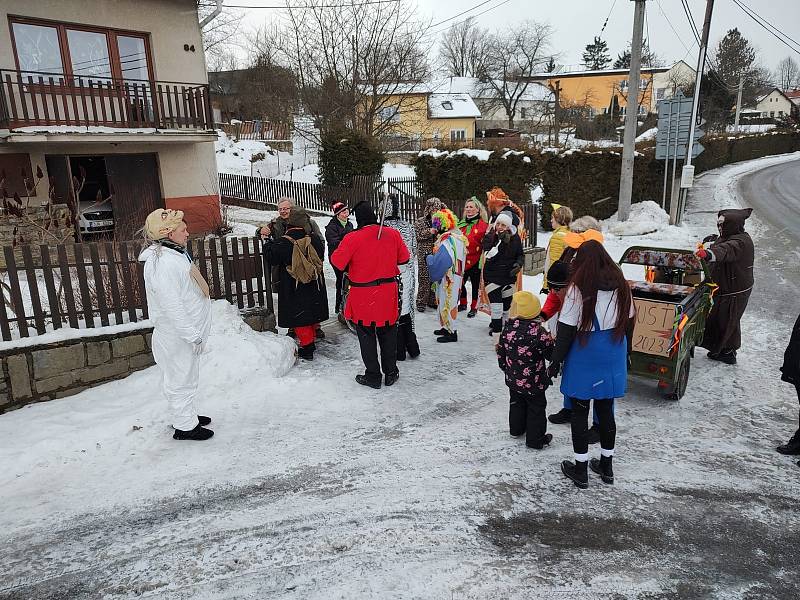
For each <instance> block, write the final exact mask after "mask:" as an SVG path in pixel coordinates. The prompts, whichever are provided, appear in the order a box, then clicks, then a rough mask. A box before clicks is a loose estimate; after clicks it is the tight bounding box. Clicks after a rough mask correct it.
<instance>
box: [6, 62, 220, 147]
mask: <svg viewBox="0 0 800 600" xmlns="http://www.w3.org/2000/svg"><path fill="white" fill-rule="evenodd" d="M0 129H9V130H11V132H12V133H14V132H20V133H38V132H45V133H47V132H61V133H116V132H120V131H128V130H130V131H131V132H136V133H145V132H148V131H153V132H162V131H163V132H184V133H201V132H206V131H209V130H212V129H213V118H212V113H211V99H210V96H209V89H208V85H207V84H200V83H178V82H172V81H147V80H134V79H112V78H108V77H78V76H76V77H65V76H63V75H54V74H52V73H35V72H30V71H26V72H20V71H11V70H7V69H0Z"/></svg>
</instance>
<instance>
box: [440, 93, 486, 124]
mask: <svg viewBox="0 0 800 600" xmlns="http://www.w3.org/2000/svg"><path fill="white" fill-rule="evenodd" d="M428 113H429V114H430V118H431V119H463V118H469V117H475V118H478V117H480V116H481V111H479V110H478V107H477V106H476V105H475V103H474V102H473V101H472V98H470V95H469V94H431V95H430V96H428Z"/></svg>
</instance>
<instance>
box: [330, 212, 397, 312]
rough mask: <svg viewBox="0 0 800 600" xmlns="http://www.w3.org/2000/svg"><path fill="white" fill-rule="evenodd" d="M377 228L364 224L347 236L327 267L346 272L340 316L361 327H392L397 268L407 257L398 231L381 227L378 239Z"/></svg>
mask: <svg viewBox="0 0 800 600" xmlns="http://www.w3.org/2000/svg"><path fill="white" fill-rule="evenodd" d="M378 228H379V227H378V225H366V226H364V227H359V228H358V229H357V230H356V231H353V232H352V233H348V234H347V235H346V236H345V237H344V239H343V240H342V243H341V244H339V247H338V248H337V249H336V251H335V252H334V253H333V254H331V257H330V260H331V264H332V265H333V266H334V267H336V268H337V269H339V270H340V271H347V277H348V279H349V280H350V291H349V292H348V295H347V304H345V307H344V316H345V318H346V319H347V320H348V321H352V322H354V323H358V324H361V325H377V326H378V327H383V326H386V325H394V324H395V323H396V322H397V319H398V317H399V307H398V298H399V296H398V288H397V280H396V279H395V278H396V277H397V276H398V275H399V274H400V271H399V269H398V268H397V265H402V264H405V263H407V262H408V261H409V259H410V258H411V257H410V255H409V253H408V248H406V245H405V243H404V242H403V238H402V237H401V236H400V232H398V231H397V230H396V229H392V228H391V227H384V228H383V231H382V232H381V239H378Z"/></svg>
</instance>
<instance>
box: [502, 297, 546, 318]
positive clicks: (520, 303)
mask: <svg viewBox="0 0 800 600" xmlns="http://www.w3.org/2000/svg"><path fill="white" fill-rule="evenodd" d="M541 312H542V304H541V303H540V302H539V298H537V297H536V296H534V295H533V294H531V293H530V292H515V293H514V296H513V297H512V298H511V310H510V312H509V316H510V317H511V318H512V319H515V318H517V317H519V318H520V319H535V318H536V317H538V316H539V314H540V313H541Z"/></svg>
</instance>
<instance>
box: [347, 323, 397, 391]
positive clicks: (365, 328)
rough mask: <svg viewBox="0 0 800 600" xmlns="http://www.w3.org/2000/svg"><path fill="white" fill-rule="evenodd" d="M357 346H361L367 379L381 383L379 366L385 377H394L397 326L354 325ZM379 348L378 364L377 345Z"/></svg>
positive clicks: (395, 369)
mask: <svg viewBox="0 0 800 600" xmlns="http://www.w3.org/2000/svg"><path fill="white" fill-rule="evenodd" d="M356 334H357V335H358V345H359V346H361V360H363V361H364V367H366V371H365V373H364V375H366V377H367V379H369V381H370V382H373V383H377V382H379V381H381V365H382V366H383V372H384V374H386V375H394V374H395V373H397V372H398V370H397V324H395V325H389V326H387V327H376V326H375V325H356ZM379 344H380V347H381V361H380V363H379V362H378V345H379Z"/></svg>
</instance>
